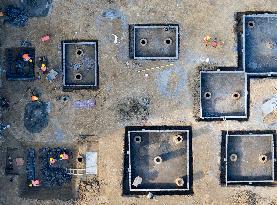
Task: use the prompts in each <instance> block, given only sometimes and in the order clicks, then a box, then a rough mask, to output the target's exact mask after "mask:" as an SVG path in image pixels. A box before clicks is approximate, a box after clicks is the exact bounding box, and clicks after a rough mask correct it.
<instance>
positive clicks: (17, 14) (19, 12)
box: [4, 6, 28, 27]
mask: <svg viewBox="0 0 277 205" xmlns="http://www.w3.org/2000/svg"><path fill="white" fill-rule="evenodd" d="M4 22H6V23H8V24H11V25H13V26H17V27H23V26H25V25H26V24H27V22H28V14H27V13H26V12H25V11H24V10H23V9H20V8H17V7H14V6H8V7H7V8H6V10H5V21H4Z"/></svg>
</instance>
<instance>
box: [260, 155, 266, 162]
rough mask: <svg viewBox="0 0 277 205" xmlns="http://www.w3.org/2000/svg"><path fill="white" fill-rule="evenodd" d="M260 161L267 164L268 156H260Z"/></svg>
mask: <svg viewBox="0 0 277 205" xmlns="http://www.w3.org/2000/svg"><path fill="white" fill-rule="evenodd" d="M259 161H260V162H261V163H266V162H267V156H266V155H264V154H262V155H260V156H259Z"/></svg>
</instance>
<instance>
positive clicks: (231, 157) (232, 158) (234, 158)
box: [230, 154, 238, 162]
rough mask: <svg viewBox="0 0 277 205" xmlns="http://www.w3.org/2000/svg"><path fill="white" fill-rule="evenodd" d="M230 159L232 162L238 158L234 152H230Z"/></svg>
mask: <svg viewBox="0 0 277 205" xmlns="http://www.w3.org/2000/svg"><path fill="white" fill-rule="evenodd" d="M230 160H231V161H232V162H236V161H237V160H238V155H236V154H231V155H230Z"/></svg>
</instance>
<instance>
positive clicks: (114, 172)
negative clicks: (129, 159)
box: [0, 0, 277, 205]
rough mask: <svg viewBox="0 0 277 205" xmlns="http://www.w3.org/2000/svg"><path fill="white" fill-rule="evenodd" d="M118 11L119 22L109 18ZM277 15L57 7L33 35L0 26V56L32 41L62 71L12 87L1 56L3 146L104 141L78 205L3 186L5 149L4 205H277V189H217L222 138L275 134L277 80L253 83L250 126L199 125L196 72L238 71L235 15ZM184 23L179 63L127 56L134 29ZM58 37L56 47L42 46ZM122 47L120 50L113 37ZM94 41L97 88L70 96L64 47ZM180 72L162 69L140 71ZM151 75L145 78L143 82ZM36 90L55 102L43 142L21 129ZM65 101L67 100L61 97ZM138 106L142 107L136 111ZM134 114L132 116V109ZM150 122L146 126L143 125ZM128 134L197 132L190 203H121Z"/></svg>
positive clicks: (236, 5)
mask: <svg viewBox="0 0 277 205" xmlns="http://www.w3.org/2000/svg"><path fill="white" fill-rule="evenodd" d="M111 9H113V10H114V11H115V12H114V13H113V14H115V15H114V16H110V15H107V12H108V14H109V11H110V10H111ZM244 11H277V3H276V1H273V0H232V1H223V0H201V1H200V0H194V1H188V0H182V1H181V0H167V1H164V0H118V1H113V0H82V1H77V0H54V1H53V5H52V8H51V10H50V14H49V15H48V16H47V17H44V18H32V19H31V20H30V21H29V23H28V26H26V27H24V28H13V27H8V26H4V25H2V24H0V40H1V47H0V48H1V53H2V54H3V52H4V49H5V48H8V47H18V46H20V41H21V40H29V41H31V43H32V45H33V46H35V47H36V55H37V56H43V55H46V56H47V57H48V59H49V61H50V69H55V70H56V71H58V72H59V75H58V78H56V79H55V80H54V81H53V82H48V81H47V80H46V79H45V76H43V78H42V79H41V80H36V81H34V82H22V81H21V82H20V81H18V82H12V81H6V80H5V67H3V65H4V64H3V55H2V54H1V55H0V56H1V61H2V64H1V65H2V66H1V72H2V81H1V88H0V92H1V95H3V96H5V97H7V98H8V99H9V100H10V103H11V106H10V109H9V110H8V111H5V112H4V113H3V115H2V119H3V121H4V122H7V123H9V124H10V125H11V128H10V129H8V130H7V132H5V138H11V137H13V138H15V139H17V140H19V141H22V142H31V143H52V142H53V143H55V144H60V145H62V144H63V143H67V144H68V143H72V144H74V143H75V142H76V141H77V140H79V139H80V135H93V136H95V137H96V138H97V139H98V141H99V153H98V154H99V163H98V171H99V174H98V181H99V190H98V186H97V185H95V183H96V182H95V183H92V185H91V187H89V188H86V187H85V185H84V184H82V185H81V186H80V197H79V199H77V200H75V201H73V200H72V201H59V200H49V201H37V200H29V199H23V198H20V197H18V192H19V188H18V187H17V184H18V181H17V179H16V178H15V180H14V181H13V182H10V181H9V178H8V177H5V175H4V170H3V160H4V156H5V147H6V146H7V145H6V144H5V143H4V142H2V141H1V142H2V144H1V150H0V151H1V153H0V155H1V156H3V157H2V159H1V160H2V163H1V169H0V170H1V172H0V183H1V184H2V185H1V186H0V204H1V205H19V204H20V205H27V204H28V205H36V204H40V205H56V204H59V205H68V204H76V205H88V204H97V205H98V204H99V205H100V204H103V205H104V204H110V205H152V204H155V205H156V204H157V205H183V204H193V205H196V204H214V205H217V204H218V205H222V204H249V205H250V204H277V199H276V194H277V188H276V187H262V186H260V187H254V186H231V187H225V186H221V185H220V183H219V177H220V172H219V165H220V143H221V130H227V129H228V130H249V129H252V130H256V129H257V130H260V129H272V130H276V129H277V123H276V120H277V115H276V113H275V114H273V115H271V116H269V117H268V116H267V117H264V116H263V115H262V111H261V105H262V103H263V102H264V101H265V100H267V99H268V98H270V97H272V96H274V95H276V94H277V83H276V82H277V81H276V79H269V78H267V79H251V82H250V89H251V91H250V100H251V102H250V103H251V104H250V118H249V120H248V121H246V122H238V121H221V122H203V121H201V122H199V121H197V120H196V118H195V113H197V112H196V110H195V104H197V102H198V96H197V93H196V92H195V91H196V90H197V89H198V87H197V81H198V77H197V76H198V69H197V67H198V66H199V65H201V64H202V63H203V62H204V61H205V60H206V59H207V58H209V63H210V64H213V65H217V66H233V67H235V66H237V43H236V42H237V41H236V34H235V33H234V28H235V18H234V15H235V13H236V12H244ZM137 23H177V24H179V26H180V41H181V42H180V58H179V60H177V61H173V62H169V61H134V60H131V59H129V56H128V24H137ZM45 34H50V35H51V40H50V41H49V42H45V43H43V42H41V41H40V37H41V36H42V35H45ZM113 34H114V35H116V36H118V43H117V44H115V43H114V35H113ZM207 34H209V35H211V36H215V37H217V38H218V39H221V40H222V41H224V45H223V46H221V47H218V48H212V47H206V46H205V45H204V44H203V38H204V36H205V35H207ZM73 39H96V40H98V41H99V66H100V89H99V90H97V91H89V90H80V91H73V92H68V93H64V92H63V91H62V88H61V85H62V74H61V51H60V42H61V40H73ZM169 63H173V64H174V65H173V66H170V67H167V68H165V69H163V68H161V69H156V70H151V71H147V72H138V71H139V70H144V69H147V68H152V67H159V66H162V65H167V64H169ZM145 74H148V76H147V75H145ZM34 88H36V89H37V90H39V92H40V93H41V94H42V96H41V99H42V100H43V101H45V102H50V113H49V124H48V127H47V128H45V129H44V130H43V131H42V132H41V133H39V134H30V133H29V132H28V131H27V130H26V129H25V127H24V123H23V116H24V108H25V105H26V104H27V103H28V102H30V96H31V90H32V89H34ZM62 95H68V96H69V101H67V102H62V101H60V100H57V97H59V96H62ZM91 98H92V99H95V100H96V107H95V108H92V109H87V110H78V109H76V108H74V106H73V102H74V101H76V100H82V99H91ZM145 98H147V99H149V110H148V111H147V112H146V113H145V112H142V113H139V115H146V116H141V117H140V116H136V115H130V116H131V117H129V118H127V119H126V116H124V115H125V114H126V113H124V112H120V110H121V109H119V108H120V107H121V106H122V104H124V103H125V104H126V107H127V108H128V102H130V99H135V100H131V101H132V102H138V101H140V100H141V99H145ZM138 106H139V105H138ZM130 112H132V110H131V109H130ZM145 119H146V120H145ZM126 125H187V126H189V125H190V126H192V131H193V142H192V145H193V175H194V181H193V191H194V194H193V195H192V196H155V197H154V199H151V200H150V199H147V198H146V197H145V196H139V197H126V196H125V197H124V196H122V174H123V170H122V169H123V139H124V127H125V126H126Z"/></svg>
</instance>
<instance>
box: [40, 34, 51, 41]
mask: <svg viewBox="0 0 277 205" xmlns="http://www.w3.org/2000/svg"><path fill="white" fill-rule="evenodd" d="M49 40H50V36H49V35H44V36H42V37H41V41H42V42H46V41H49Z"/></svg>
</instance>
